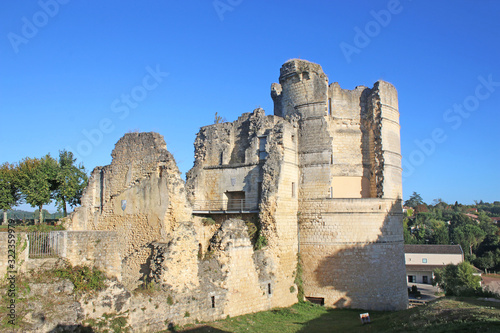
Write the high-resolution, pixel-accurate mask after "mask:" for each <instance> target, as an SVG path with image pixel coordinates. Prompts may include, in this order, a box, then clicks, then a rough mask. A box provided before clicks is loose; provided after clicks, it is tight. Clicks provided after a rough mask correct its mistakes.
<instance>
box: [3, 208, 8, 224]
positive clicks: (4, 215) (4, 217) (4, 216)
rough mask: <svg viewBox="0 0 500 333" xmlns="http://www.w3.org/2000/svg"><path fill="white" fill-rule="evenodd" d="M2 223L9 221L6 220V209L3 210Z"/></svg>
mask: <svg viewBox="0 0 500 333" xmlns="http://www.w3.org/2000/svg"><path fill="white" fill-rule="evenodd" d="M2 224H3V225H7V224H9V222H7V210H4V211H3V223H2Z"/></svg>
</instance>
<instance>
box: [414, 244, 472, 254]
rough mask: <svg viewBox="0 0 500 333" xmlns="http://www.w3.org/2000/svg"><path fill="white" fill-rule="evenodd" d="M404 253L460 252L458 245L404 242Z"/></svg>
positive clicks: (460, 248)
mask: <svg viewBox="0 0 500 333" xmlns="http://www.w3.org/2000/svg"><path fill="white" fill-rule="evenodd" d="M405 253H433V254H462V247H461V246H460V245H431V244H405Z"/></svg>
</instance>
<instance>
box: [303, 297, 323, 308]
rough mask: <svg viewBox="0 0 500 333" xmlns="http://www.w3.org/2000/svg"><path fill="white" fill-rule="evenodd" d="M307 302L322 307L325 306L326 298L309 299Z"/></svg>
mask: <svg viewBox="0 0 500 333" xmlns="http://www.w3.org/2000/svg"><path fill="white" fill-rule="evenodd" d="M306 300H307V301H309V302H311V303H313V304H318V305H321V306H324V305H325V298H324V297H307V296H306Z"/></svg>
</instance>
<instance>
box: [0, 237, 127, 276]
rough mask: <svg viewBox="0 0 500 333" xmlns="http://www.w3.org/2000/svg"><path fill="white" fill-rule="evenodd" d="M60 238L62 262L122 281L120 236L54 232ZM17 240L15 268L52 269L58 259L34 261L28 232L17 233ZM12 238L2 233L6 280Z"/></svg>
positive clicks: (0, 261) (1, 266) (0, 271)
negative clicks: (90, 267)
mask: <svg viewBox="0 0 500 333" xmlns="http://www.w3.org/2000/svg"><path fill="white" fill-rule="evenodd" d="M51 234H52V235H54V234H57V235H58V246H57V248H58V252H59V256H58V258H60V259H67V260H68V261H69V262H70V263H71V264H72V265H87V266H95V267H97V268H99V269H101V270H103V271H105V272H106V274H108V275H109V276H110V277H111V276H113V277H116V278H118V279H120V278H121V259H120V254H119V252H118V251H117V244H118V236H117V233H116V232H114V231H52V232H51ZM14 235H15V240H16V258H15V265H16V269H17V270H18V272H26V271H30V270H37V269H52V268H53V267H54V266H55V263H56V261H57V258H36V259H33V258H30V257H29V242H28V235H27V233H26V232H17V233H14ZM8 246H9V234H8V233H7V232H2V233H0V276H2V277H3V276H5V274H6V272H7V270H8V268H9V264H11V263H13V262H9V259H10V260H12V257H11V258H9V247H8ZM10 254H11V253H10Z"/></svg>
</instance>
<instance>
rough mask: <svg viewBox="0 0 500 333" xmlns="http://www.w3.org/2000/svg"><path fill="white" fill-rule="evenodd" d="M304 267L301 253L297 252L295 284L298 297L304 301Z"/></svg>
mask: <svg viewBox="0 0 500 333" xmlns="http://www.w3.org/2000/svg"><path fill="white" fill-rule="evenodd" d="M302 274H303V268H302V260H301V258H300V253H297V268H296V269H295V280H294V282H295V284H296V285H297V299H298V300H299V302H303V301H304V281H303V280H302Z"/></svg>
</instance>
